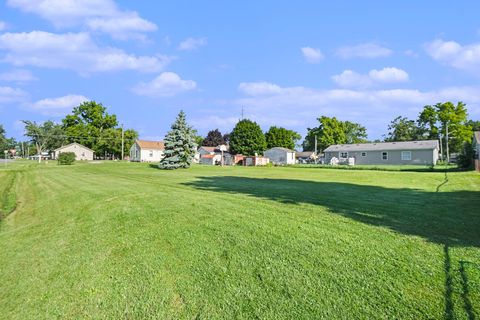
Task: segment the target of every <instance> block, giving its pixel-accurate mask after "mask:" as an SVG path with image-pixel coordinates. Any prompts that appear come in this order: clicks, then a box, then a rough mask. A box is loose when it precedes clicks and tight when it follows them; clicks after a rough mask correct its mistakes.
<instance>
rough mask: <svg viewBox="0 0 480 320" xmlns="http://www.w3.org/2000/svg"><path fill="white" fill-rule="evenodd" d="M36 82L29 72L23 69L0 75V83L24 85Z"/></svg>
mask: <svg viewBox="0 0 480 320" xmlns="http://www.w3.org/2000/svg"><path fill="white" fill-rule="evenodd" d="M35 80H38V79H37V78H36V77H35V76H34V75H33V74H32V73H31V72H30V71H28V70H24V69H14V70H10V71H7V72H2V73H0V81H8V82H17V83H24V82H29V81H35Z"/></svg>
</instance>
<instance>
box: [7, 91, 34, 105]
mask: <svg viewBox="0 0 480 320" xmlns="http://www.w3.org/2000/svg"><path fill="white" fill-rule="evenodd" d="M27 97H28V93H27V92H25V91H23V90H22V89H18V88H12V87H0V105H2V104H10V103H16V102H22V101H24V100H25V99H26V98H27Z"/></svg>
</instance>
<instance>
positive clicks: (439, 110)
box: [0, 101, 480, 158]
mask: <svg viewBox="0 0 480 320" xmlns="http://www.w3.org/2000/svg"><path fill="white" fill-rule="evenodd" d="M179 117H180V118H177V120H176V122H175V123H177V122H178V121H180V122H178V123H177V125H182V124H181V123H183V126H186V127H188V128H190V129H189V130H187V131H188V133H189V134H191V138H192V139H193V140H192V141H193V142H192V143H195V145H197V146H199V145H203V146H214V147H215V146H218V145H222V144H228V145H229V146H230V151H231V152H232V153H235V154H244V155H254V154H262V153H263V152H264V151H265V150H266V149H269V148H272V147H283V148H288V149H295V147H296V146H297V145H298V142H299V141H300V139H301V136H300V134H299V133H297V132H295V131H294V130H289V129H287V128H283V127H278V126H271V127H270V128H269V129H268V130H267V131H266V132H263V131H262V129H261V127H260V126H259V125H258V123H256V122H255V121H252V120H249V119H242V120H240V121H238V123H237V124H236V125H235V127H234V128H233V130H232V132H230V133H226V134H222V133H221V132H220V131H219V130H218V129H214V130H211V131H209V132H208V134H207V135H206V136H205V137H201V136H199V135H198V134H197V132H196V130H194V129H193V128H191V127H189V126H188V124H186V120H185V114H184V113H183V112H181V113H180V114H179ZM317 121H318V125H317V126H315V127H313V128H308V129H307V135H306V137H305V139H304V141H303V143H302V144H301V147H302V148H303V150H304V151H313V150H314V149H315V143H316V146H317V151H318V152H321V151H323V150H324V149H325V148H327V147H328V146H330V145H332V144H349V143H365V142H370V141H369V140H368V138H367V137H368V135H367V130H366V128H365V127H364V126H363V125H361V124H359V123H355V122H351V121H342V120H339V119H337V118H336V117H327V116H321V117H319V118H317ZM23 122H24V124H25V136H27V137H28V138H29V141H27V142H26V143H25V145H26V146H27V148H32V147H33V148H34V149H35V152H36V153H37V154H41V153H42V152H43V151H52V150H54V149H56V148H58V147H60V146H62V145H64V144H68V143H72V142H78V143H80V144H82V145H85V146H86V147H88V148H90V149H92V150H94V151H95V153H96V154H97V155H99V156H115V157H117V158H119V157H120V155H121V153H122V146H121V144H122V133H123V141H124V146H123V152H124V153H127V154H128V151H129V150H130V147H131V145H132V144H133V142H134V141H135V139H137V138H138V132H137V131H135V130H134V129H124V128H123V127H121V126H120V125H119V123H118V120H117V117H116V115H114V114H109V113H108V112H107V110H106V108H105V107H104V106H103V105H102V104H101V103H97V102H95V101H88V102H84V103H82V104H80V105H79V106H77V107H75V108H73V110H72V112H71V113H70V114H68V115H67V116H65V117H64V118H63V119H62V120H61V122H60V123H55V122H53V121H50V120H49V121H45V122H43V123H37V122H35V121H29V120H24V121H23ZM172 130H173V131H175V130H174V128H173V127H172ZM182 130H183V129H182ZM476 130H480V121H473V120H471V119H469V118H468V112H467V108H466V105H465V104H464V103H462V102H458V103H457V104H453V103H452V102H444V103H437V104H435V105H427V106H424V107H423V109H422V111H421V112H420V113H419V114H418V117H417V118H416V119H409V118H407V117H404V116H397V117H396V118H394V119H393V120H392V121H391V122H390V124H389V125H388V128H387V133H386V134H385V135H384V139H383V141H386V142H388V141H413V140H429V139H432V140H439V141H440V145H441V153H442V154H443V155H445V154H446V153H447V152H451V153H454V152H455V153H460V152H462V150H465V148H467V149H468V147H469V144H470V143H471V139H472V136H473V131H476ZM189 137H190V136H189ZM167 138H168V139H170V141H173V140H174V138H172V137H170V138H169V136H168V135H167V137H166V140H167ZM177 138H178V137H177ZM189 139H190V138H189ZM187 140H188V139H187ZM188 141H189V140H188ZM376 142H380V140H376ZM188 143H190V142H188ZM15 146H18V143H17V142H16V141H15V139H13V138H7V137H6V135H5V130H4V129H3V127H2V126H1V125H0V148H1V149H0V150H8V149H13V148H15ZM24 147H25V146H24ZM447 150H448V151H447ZM31 153H33V152H31Z"/></svg>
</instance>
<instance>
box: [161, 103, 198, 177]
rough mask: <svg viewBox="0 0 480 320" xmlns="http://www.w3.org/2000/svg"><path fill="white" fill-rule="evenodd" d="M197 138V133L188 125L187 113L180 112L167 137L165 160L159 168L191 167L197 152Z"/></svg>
mask: <svg viewBox="0 0 480 320" xmlns="http://www.w3.org/2000/svg"><path fill="white" fill-rule="evenodd" d="M195 136H196V134H195V131H194V130H193V128H192V127H191V126H189V125H188V124H187V121H186V119H185V113H184V112H183V111H180V113H179V114H178V116H177V119H176V120H175V122H174V123H173V124H172V127H171V130H170V131H169V132H168V133H167V135H166V136H165V152H164V158H163V159H162V160H161V161H160V164H159V168H161V169H179V168H188V167H190V165H191V163H192V161H193V157H194V156H195V152H196V150H197V144H196V143H195Z"/></svg>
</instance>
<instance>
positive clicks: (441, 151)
mask: <svg viewBox="0 0 480 320" xmlns="http://www.w3.org/2000/svg"><path fill="white" fill-rule="evenodd" d="M438 137H439V138H440V157H442V161H445V159H444V158H443V141H442V133H441V132H440V133H439V134H438Z"/></svg>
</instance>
